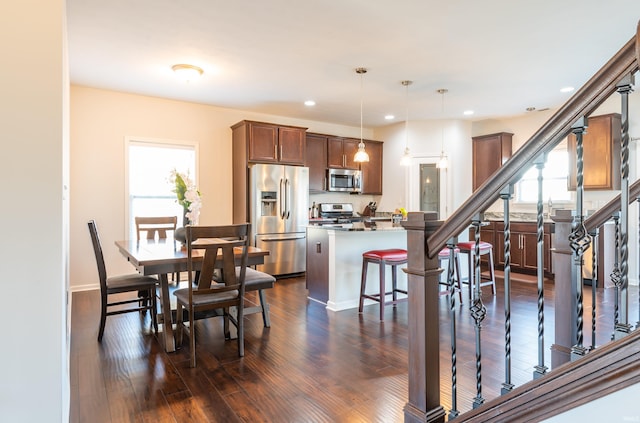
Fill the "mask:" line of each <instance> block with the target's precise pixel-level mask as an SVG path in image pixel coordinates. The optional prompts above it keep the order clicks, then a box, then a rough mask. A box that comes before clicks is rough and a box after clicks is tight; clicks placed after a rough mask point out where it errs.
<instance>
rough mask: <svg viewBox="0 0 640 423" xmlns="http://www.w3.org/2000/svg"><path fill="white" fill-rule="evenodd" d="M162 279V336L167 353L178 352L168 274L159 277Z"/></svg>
mask: <svg viewBox="0 0 640 423" xmlns="http://www.w3.org/2000/svg"><path fill="white" fill-rule="evenodd" d="M158 276H159V278H160V313H161V314H162V322H163V325H162V334H163V338H164V349H165V351H166V352H174V351H175V350H176V340H175V337H174V336H173V319H172V318H171V298H170V297H169V278H168V277H167V274H166V273H161V274H160V275H158Z"/></svg>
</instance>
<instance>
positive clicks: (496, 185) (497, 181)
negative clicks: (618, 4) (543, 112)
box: [426, 24, 640, 258]
mask: <svg viewBox="0 0 640 423" xmlns="http://www.w3.org/2000/svg"><path fill="white" fill-rule="evenodd" d="M636 39H640V24H639V25H638V32H637V34H636V36H635V37H633V38H631V39H630V40H629V41H628V42H627V43H626V44H625V45H624V46H623V47H622V48H621V49H620V50H619V51H618V52H617V53H616V54H615V55H614V56H613V57H612V58H611V59H610V60H609V61H608V62H607V63H606V64H605V65H604V66H603V67H602V68H601V69H600V70H599V71H598V72H597V73H596V74H595V75H594V76H593V77H591V79H589V81H588V82H587V83H586V84H585V85H583V86H582V88H580V89H579V90H578V91H577V92H576V93H575V94H574V95H573V96H572V97H571V98H570V99H569V100H568V101H567V102H566V103H565V104H564V105H563V106H562V107H560V109H558V111H557V112H556V113H555V114H554V115H553V116H551V117H550V118H549V120H548V121H547V122H546V123H545V124H544V125H542V126H541V127H540V129H538V131H536V132H535V133H534V134H533V135H532V136H531V138H529V140H528V141H527V142H525V143H524V144H523V146H522V147H521V148H520V149H518V150H517V151H516V153H515V154H514V155H513V156H512V157H511V158H510V159H509V160H507V162H506V163H505V164H504V165H503V166H502V167H501V168H500V169H499V170H498V171H497V172H496V173H495V174H494V175H493V177H491V178H489V179H488V180H487V181H485V182H484V183H483V184H482V185H481V186H480V187H479V188H478V189H477V190H476V191H475V192H474V193H473V194H471V196H470V197H469V198H468V199H467V200H466V201H465V202H464V203H463V204H462V205H461V206H460V207H458V209H457V210H456V211H454V212H453V214H452V215H451V216H449V218H448V219H447V220H446V221H445V222H444V224H443V225H442V226H440V228H438V229H437V230H436V231H435V232H434V233H433V235H431V236H430V237H429V238H428V240H427V243H426V244H427V245H426V252H427V255H428V257H430V258H434V257H435V256H436V255H437V254H438V253H439V252H440V250H441V249H442V248H443V247H444V246H445V243H446V242H447V240H448V239H450V238H452V237H454V236H457V235H459V234H460V233H461V232H462V231H463V230H464V229H465V228H466V227H467V226H468V225H469V223H470V221H471V218H472V217H473V216H475V215H476V214H477V213H478V212H480V211H484V210H486V209H487V208H488V207H489V206H491V204H493V202H495V201H496V200H497V199H498V197H499V193H500V191H501V190H502V189H503V188H504V187H505V186H507V184H509V183H513V182H515V181H517V180H518V179H520V177H521V176H522V175H523V174H524V172H526V171H527V170H528V168H529V165H530V164H531V163H533V160H535V159H536V158H537V157H539V156H540V154H544V153H545V152H549V151H550V150H551V149H553V147H555V146H556V145H557V144H558V143H559V142H560V141H561V140H562V139H564V138H565V137H566V136H567V135H568V134H569V132H570V131H571V126H572V125H573V124H574V123H575V122H576V121H577V120H578V119H579V118H580V117H582V116H589V115H590V114H591V113H593V111H594V110H596V109H597V108H598V106H600V105H601V104H602V103H603V102H604V101H605V100H606V99H607V98H608V97H609V96H610V95H611V94H613V93H614V92H615V91H616V84H617V83H618V82H619V81H620V80H621V79H622V78H623V77H625V76H627V75H629V74H631V73H634V72H636V71H637V70H638V59H637V57H636V48H637V49H638V51H639V52H638V54H640V45H638V46H636V44H640V41H639V42H638V43H636Z"/></svg>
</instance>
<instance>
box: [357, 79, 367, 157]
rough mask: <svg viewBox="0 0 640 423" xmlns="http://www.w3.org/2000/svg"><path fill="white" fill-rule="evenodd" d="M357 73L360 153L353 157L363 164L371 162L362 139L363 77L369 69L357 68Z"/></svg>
mask: <svg viewBox="0 0 640 423" xmlns="http://www.w3.org/2000/svg"><path fill="white" fill-rule="evenodd" d="M356 73H357V74H358V75H360V143H359V144H358V151H357V152H356V154H355V156H353V161H354V162H356V163H362V162H368V161H369V154H367V152H366V151H364V139H363V138H362V75H364V74H365V73H367V68H356Z"/></svg>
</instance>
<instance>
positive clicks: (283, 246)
mask: <svg viewBox="0 0 640 423" xmlns="http://www.w3.org/2000/svg"><path fill="white" fill-rule="evenodd" d="M249 193H250V194H249V217H250V219H251V231H252V239H253V242H254V245H255V246H256V247H258V248H263V249H266V250H269V252H270V254H269V255H268V256H266V257H265V263H264V264H263V265H260V266H258V270H261V271H263V272H267V273H269V274H271V275H286V274H293V273H301V272H304V271H305V269H306V228H307V225H308V224H309V211H308V207H309V168H307V167H302V166H284V165H271V164H254V165H251V166H250V168H249Z"/></svg>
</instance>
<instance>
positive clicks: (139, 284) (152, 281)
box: [107, 273, 158, 293]
mask: <svg viewBox="0 0 640 423" xmlns="http://www.w3.org/2000/svg"><path fill="white" fill-rule="evenodd" d="M157 283H158V280H157V279H156V278H154V277H152V276H143V275H139V274H137V273H132V274H130V275H120V276H112V277H110V278H107V290H108V291H109V293H116V292H123V291H121V290H124V291H132V290H135V289H149V288H152V287H154V286H155V285H156V284H157Z"/></svg>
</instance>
